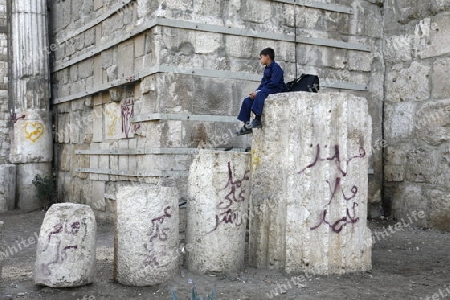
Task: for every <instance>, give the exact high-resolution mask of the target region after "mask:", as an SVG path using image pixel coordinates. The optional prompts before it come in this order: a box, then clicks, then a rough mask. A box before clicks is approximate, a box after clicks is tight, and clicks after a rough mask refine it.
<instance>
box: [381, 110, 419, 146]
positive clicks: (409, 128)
mask: <svg viewBox="0 0 450 300" xmlns="http://www.w3.org/2000/svg"><path fill="white" fill-rule="evenodd" d="M415 107H416V104H415V103H414V102H401V103H395V104H394V105H391V104H386V107H385V116H386V117H385V123H384V128H385V138H386V140H387V141H388V143H396V142H401V141H408V140H409V139H410V138H411V135H412V134H413V132H414V111H415Z"/></svg>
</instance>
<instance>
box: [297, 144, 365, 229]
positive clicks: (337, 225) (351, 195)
mask: <svg viewBox="0 0 450 300" xmlns="http://www.w3.org/2000/svg"><path fill="white" fill-rule="evenodd" d="M365 156H366V151H365V150H364V148H362V147H360V148H359V154H358V155H355V156H352V157H350V158H349V159H347V160H344V161H342V160H341V158H340V149H339V145H335V146H334V155H332V156H330V157H325V158H323V157H320V145H319V144H317V145H316V154H315V158H314V161H313V162H312V163H310V164H308V165H307V166H306V167H304V168H303V169H302V170H300V171H299V172H298V174H299V175H302V174H303V173H304V172H305V171H306V170H307V169H311V168H314V167H315V166H316V164H317V163H319V162H322V161H334V163H335V165H336V168H337V170H338V174H339V175H337V176H335V178H334V183H332V182H330V181H329V180H326V182H327V184H328V187H329V189H330V198H329V201H328V203H327V204H326V205H325V206H329V205H331V203H332V201H333V199H336V194H337V193H338V191H339V190H340V191H341V193H342V197H343V198H344V200H345V201H346V202H349V201H351V200H353V199H355V198H356V196H357V194H358V187H357V186H356V185H353V186H352V188H351V189H350V191H349V192H347V193H346V192H344V188H343V187H342V184H341V180H342V177H345V176H347V174H348V173H347V171H346V170H347V168H346V167H347V166H348V165H349V164H350V162H351V161H352V160H354V159H358V158H363V157H365ZM344 167H345V170H344ZM357 206H358V203H357V202H355V201H353V205H352V208H351V209H349V208H347V211H346V215H345V216H343V217H341V218H339V219H337V220H335V221H329V220H327V214H328V209H327V208H324V209H323V211H322V213H321V217H320V221H319V223H318V224H317V225H316V226H312V227H310V229H311V230H315V229H317V228H319V227H320V226H321V225H323V224H325V225H328V227H330V229H331V230H332V231H333V232H335V233H340V232H341V230H342V229H343V228H344V227H345V226H347V225H348V224H354V223H356V222H358V221H359V219H360V218H359V217H357V216H356V207H357Z"/></svg>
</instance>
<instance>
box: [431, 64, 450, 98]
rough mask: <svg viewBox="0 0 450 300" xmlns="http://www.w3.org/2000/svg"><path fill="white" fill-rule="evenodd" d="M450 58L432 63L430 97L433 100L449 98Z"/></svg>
mask: <svg viewBox="0 0 450 300" xmlns="http://www.w3.org/2000/svg"><path fill="white" fill-rule="evenodd" d="M449 69H450V58H440V59H437V60H436V61H435V62H434V63H433V74H432V76H431V80H432V86H433V90H432V94H431V95H432V97H433V98H434V99H439V98H449V97H450V86H449V84H448V82H449V81H450V75H449V74H448V70H449Z"/></svg>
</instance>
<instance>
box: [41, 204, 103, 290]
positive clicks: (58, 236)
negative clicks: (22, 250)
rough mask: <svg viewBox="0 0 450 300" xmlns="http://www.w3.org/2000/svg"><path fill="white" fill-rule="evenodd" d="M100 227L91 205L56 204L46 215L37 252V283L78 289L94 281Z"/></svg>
mask: <svg viewBox="0 0 450 300" xmlns="http://www.w3.org/2000/svg"><path fill="white" fill-rule="evenodd" d="M96 235H97V224H96V221H95V216H94V212H93V211H92V210H91V208H90V207H89V206H87V205H82V204H74V203H60V204H53V205H52V206H51V207H50V209H49V210H48V211H47V213H46V214H45V218H44V221H43V223H42V226H41V230H40V233H39V240H38V245H37V249H36V266H35V270H34V282H35V283H36V284H38V285H46V286H49V287H76V286H82V285H86V284H89V283H92V282H93V281H94V277H95V253H96Z"/></svg>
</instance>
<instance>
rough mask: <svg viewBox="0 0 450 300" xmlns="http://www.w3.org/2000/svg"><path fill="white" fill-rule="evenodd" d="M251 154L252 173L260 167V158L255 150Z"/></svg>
mask: <svg viewBox="0 0 450 300" xmlns="http://www.w3.org/2000/svg"><path fill="white" fill-rule="evenodd" d="M251 153H252V172H253V171H254V170H255V169H256V167H257V166H258V165H259V156H257V155H256V151H255V149H252V151H251Z"/></svg>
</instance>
